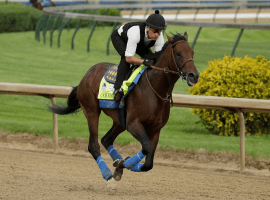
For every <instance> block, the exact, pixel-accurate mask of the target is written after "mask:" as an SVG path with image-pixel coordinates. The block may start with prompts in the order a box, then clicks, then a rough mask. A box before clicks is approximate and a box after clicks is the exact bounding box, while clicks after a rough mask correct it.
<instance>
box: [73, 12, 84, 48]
mask: <svg viewBox="0 0 270 200" xmlns="http://www.w3.org/2000/svg"><path fill="white" fill-rule="evenodd" d="M85 12H86V10H84V11H83V13H85ZM81 22H82V19H80V20H79V21H78V23H77V25H76V29H75V31H74V33H73V36H72V39H71V49H74V39H75V36H76V33H77V31H78V30H79V29H80V25H81Z"/></svg>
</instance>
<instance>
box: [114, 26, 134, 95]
mask: <svg viewBox="0 0 270 200" xmlns="http://www.w3.org/2000/svg"><path fill="white" fill-rule="evenodd" d="M111 40H112V43H113V46H114V48H115V49H116V51H117V52H118V54H119V55H120V56H121V60H120V63H119V66H118V71H117V75H116V81H115V84H114V89H115V90H118V89H119V88H120V87H121V85H122V83H123V81H124V80H125V79H126V78H127V75H128V74H129V71H130V70H131V69H130V64H129V63H128V62H126V57H125V51H126V46H127V43H126V42H124V41H123V39H122V38H121V37H120V35H119V34H118V32H117V29H116V30H114V31H113V33H112V35H111Z"/></svg>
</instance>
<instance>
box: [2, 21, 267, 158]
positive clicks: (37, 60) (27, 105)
mask: <svg viewBox="0 0 270 200" xmlns="http://www.w3.org/2000/svg"><path fill="white" fill-rule="evenodd" d="M170 31H172V32H174V33H175V32H176V31H177V32H180V33H183V32H184V31H187V33H188V34H189V43H190V44H192V42H193V38H194V37H195V35H196V31H197V28H196V27H180V26H170V27H168V29H167V30H166V33H169V32H170ZM73 32H74V30H72V29H71V30H70V31H67V30H64V31H63V33H62V37H61V48H57V31H55V32H54V37H53V46H52V47H50V46H49V34H48V33H47V35H46V42H47V43H46V45H43V43H42V42H40V43H38V42H37V41H36V40H34V32H24V33H3V34H0V52H1V53H0V60H1V62H0V74H1V81H2V82H17V83H32V84H44V85H59V86H71V85H73V86H75V85H78V84H79V82H80V80H81V79H82V77H83V76H84V74H85V73H86V71H87V70H88V69H89V68H90V67H91V66H93V65H94V64H96V63H98V62H112V63H118V62H119V59H120V58H119V55H118V54H117V53H116V51H115V50H114V48H113V46H112V44H110V56H106V45H107V39H108V37H109V35H110V32H111V27H104V28H102V27H97V29H96V31H95V32H94V34H93V37H92V39H91V42H90V43H91V46H90V53H87V52H86V41H87V37H88V35H89V34H90V30H89V29H87V28H86V29H80V30H79V31H78V33H77V35H76V38H75V50H71V37H72V34H73ZM238 33H239V30H237V29H218V28H204V29H202V31H201V34H200V36H199V39H198V41H197V44H196V46H195V48H194V51H195V57H194V60H195V64H196V66H197V68H198V70H199V71H201V72H202V71H203V70H204V69H205V68H206V67H207V66H208V64H207V63H208V61H211V60H214V59H222V58H223V56H224V55H230V53H231V51H232V47H233V45H234V42H235V40H236V38H237V35H238ZM267 34H269V31H262V30H261V31H260V30H245V31H244V33H243V36H242V38H241V40H240V43H239V45H238V47H237V49H236V52H235V56H241V57H243V56H245V55H248V56H249V57H252V58H255V57H256V56H257V55H263V56H265V58H267V59H268V60H269V59H270V55H269V53H268V51H269V45H270V38H269V37H267ZM41 39H42V40H43V37H42V36H41ZM173 92H174V93H180V94H188V92H187V85H186V84H185V83H183V82H181V81H178V82H177V83H176V85H175V88H174V91H173ZM65 101H66V100H65V99H57V102H58V103H60V104H61V103H63V104H64V103H65ZM0 102H1V107H0V113H1V115H0V129H1V130H4V131H10V132H14V133H16V132H31V133H35V134H48V136H50V137H51V136H52V114H51V113H49V112H47V111H46V106H47V105H50V100H49V99H46V98H44V97H34V96H19V95H0ZM198 120H199V118H198V116H196V115H192V113H191V110H190V109H189V108H172V109H171V115H170V119H169V121H168V124H167V125H166V126H165V127H164V128H163V129H162V132H161V136H160V141H159V144H160V145H161V146H162V147H164V148H171V147H172V146H174V147H176V148H177V149H191V150H192V149H193V150H194V149H196V148H205V149H207V150H208V151H210V152H212V151H221V150H225V151H227V152H239V138H238V137H218V136H215V135H211V134H209V133H208V132H207V131H205V130H204V127H203V126H201V125H200V124H197V125H195V124H194V122H196V121H198ZM58 123H59V124H58V127H59V136H60V137H70V138H73V139H74V138H76V137H82V138H88V137H89V132H88V127H87V122H86V119H85V117H84V116H83V113H82V112H79V113H78V114H76V115H69V116H58ZM111 125H112V121H111V119H110V118H108V117H107V116H105V115H104V114H102V115H101V117H100V123H99V132H100V134H99V138H101V137H102V136H103V135H104V134H105V133H106V132H107V131H108V130H109V129H110V127H111ZM269 140H270V138H269V137H268V136H247V137H246V154H247V155H251V156H253V157H264V158H269V157H270V156H269V155H270V148H268V146H269V145H268V144H269ZM116 141H117V143H121V144H127V143H130V142H136V141H135V139H134V138H133V137H132V136H131V135H130V134H129V133H128V132H124V133H123V134H121V135H120V136H119V137H118V138H117V140H116Z"/></svg>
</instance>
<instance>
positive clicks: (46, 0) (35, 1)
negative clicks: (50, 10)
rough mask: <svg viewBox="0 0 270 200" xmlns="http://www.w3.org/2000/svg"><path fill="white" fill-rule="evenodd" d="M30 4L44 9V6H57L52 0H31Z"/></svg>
mask: <svg viewBox="0 0 270 200" xmlns="http://www.w3.org/2000/svg"><path fill="white" fill-rule="evenodd" d="M30 5H31V6H32V7H34V8H37V9H38V10H43V7H52V6H55V3H53V2H52V1H51V0H30Z"/></svg>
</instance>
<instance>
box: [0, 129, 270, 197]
mask: <svg viewBox="0 0 270 200" xmlns="http://www.w3.org/2000/svg"><path fill="white" fill-rule="evenodd" d="M59 144H60V147H61V148H60V151H59V153H54V152H53V150H52V145H53V143H52V140H51V139H46V138H45V137H44V136H38V137H36V136H34V135H31V134H16V135H14V134H8V133H3V132H1V131H0V158H1V159H0V199H16V200H18V199H35V200H36V199H50V200H51V199H65V200H66V199H72V200H74V199H80V200H83V199H196V200H197V199H234V200H235V199H245V200H246V199H252V200H254V199H270V190H269V185H270V172H269V161H263V162H258V161H254V160H253V161H252V160H250V159H247V168H248V169H247V170H246V172H245V173H244V174H239V173H238V170H239V167H238V158H237V156H231V155H226V154H223V155H221V154H216V155H211V156H210V155H208V154H207V153H206V152H205V151H204V150H199V151H198V152H197V153H195V154H194V153H193V154H192V153H188V152H184V153H183V152H182V153H176V152H174V153H173V152H169V151H162V150H160V149H159V150H158V151H157V154H156V159H155V164H154V168H153V169H152V170H151V171H149V172H146V173H134V172H130V171H127V170H125V171H124V175H123V178H122V180H121V181H120V182H118V189H117V190H116V191H110V190H108V189H107V188H106V181H105V180H104V179H102V177H101V173H100V171H99V169H98V167H97V165H96V163H95V162H94V160H93V158H92V157H91V156H90V155H89V153H88V152H86V149H87V143H86V142H84V141H80V140H79V141H68V140H63V139H62V140H60V141H59ZM117 149H118V150H119V151H120V152H121V153H122V154H123V156H128V155H134V154H135V153H136V152H138V151H139V150H140V146H138V145H129V146H128V147H122V146H117ZM102 153H103V154H102V156H103V158H104V160H105V161H106V163H107V164H108V166H112V161H111V159H110V158H109V157H108V154H107V153H105V150H104V149H102ZM254 163H256V164H254ZM252 166H255V167H257V168H261V170H258V169H256V168H255V167H252ZM111 169H112V170H113V167H111Z"/></svg>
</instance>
